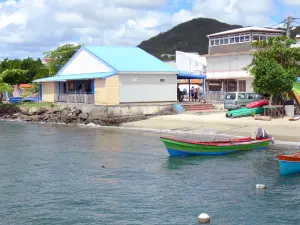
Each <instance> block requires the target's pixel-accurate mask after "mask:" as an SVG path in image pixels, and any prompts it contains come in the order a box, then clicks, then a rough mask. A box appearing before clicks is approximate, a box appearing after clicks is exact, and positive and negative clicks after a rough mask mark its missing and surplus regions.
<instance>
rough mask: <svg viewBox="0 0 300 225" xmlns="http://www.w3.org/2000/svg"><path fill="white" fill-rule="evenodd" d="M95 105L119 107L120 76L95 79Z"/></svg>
mask: <svg viewBox="0 0 300 225" xmlns="http://www.w3.org/2000/svg"><path fill="white" fill-rule="evenodd" d="M94 85H95V94H94V96H95V105H118V104H119V103H120V100H119V76H113V77H109V78H107V79H95V83H94Z"/></svg>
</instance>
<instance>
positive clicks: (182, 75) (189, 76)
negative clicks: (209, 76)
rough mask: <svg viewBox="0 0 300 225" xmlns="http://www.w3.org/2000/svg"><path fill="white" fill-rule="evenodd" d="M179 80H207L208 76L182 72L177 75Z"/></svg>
mask: <svg viewBox="0 0 300 225" xmlns="http://www.w3.org/2000/svg"><path fill="white" fill-rule="evenodd" d="M177 79H206V76H205V75H203V74H193V73H191V72H186V71H180V72H179V73H178V74H177Z"/></svg>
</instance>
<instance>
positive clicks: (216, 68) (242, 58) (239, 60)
mask: <svg viewBox="0 0 300 225" xmlns="http://www.w3.org/2000/svg"><path fill="white" fill-rule="evenodd" d="M251 62H252V56H251V55H249V54H245V55H238V54H237V55H226V56H213V57H207V66H206V71H207V73H212V72H228V71H237V70H243V68H244V67H246V66H248V65H249V64H250V63H251Z"/></svg>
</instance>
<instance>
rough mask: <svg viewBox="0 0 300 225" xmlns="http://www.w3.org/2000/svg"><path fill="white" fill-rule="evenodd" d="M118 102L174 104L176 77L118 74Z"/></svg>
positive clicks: (172, 75) (173, 75)
mask: <svg viewBox="0 0 300 225" xmlns="http://www.w3.org/2000/svg"><path fill="white" fill-rule="evenodd" d="M119 79H120V102H121V103H131V102H175V101H177V75H176V74H171V75H159V74H134V75H133V74H119Z"/></svg>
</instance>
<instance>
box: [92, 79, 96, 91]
mask: <svg viewBox="0 0 300 225" xmlns="http://www.w3.org/2000/svg"><path fill="white" fill-rule="evenodd" d="M94 81H95V80H94V79H93V80H92V84H91V93H92V94H94V93H95V84H94Z"/></svg>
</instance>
